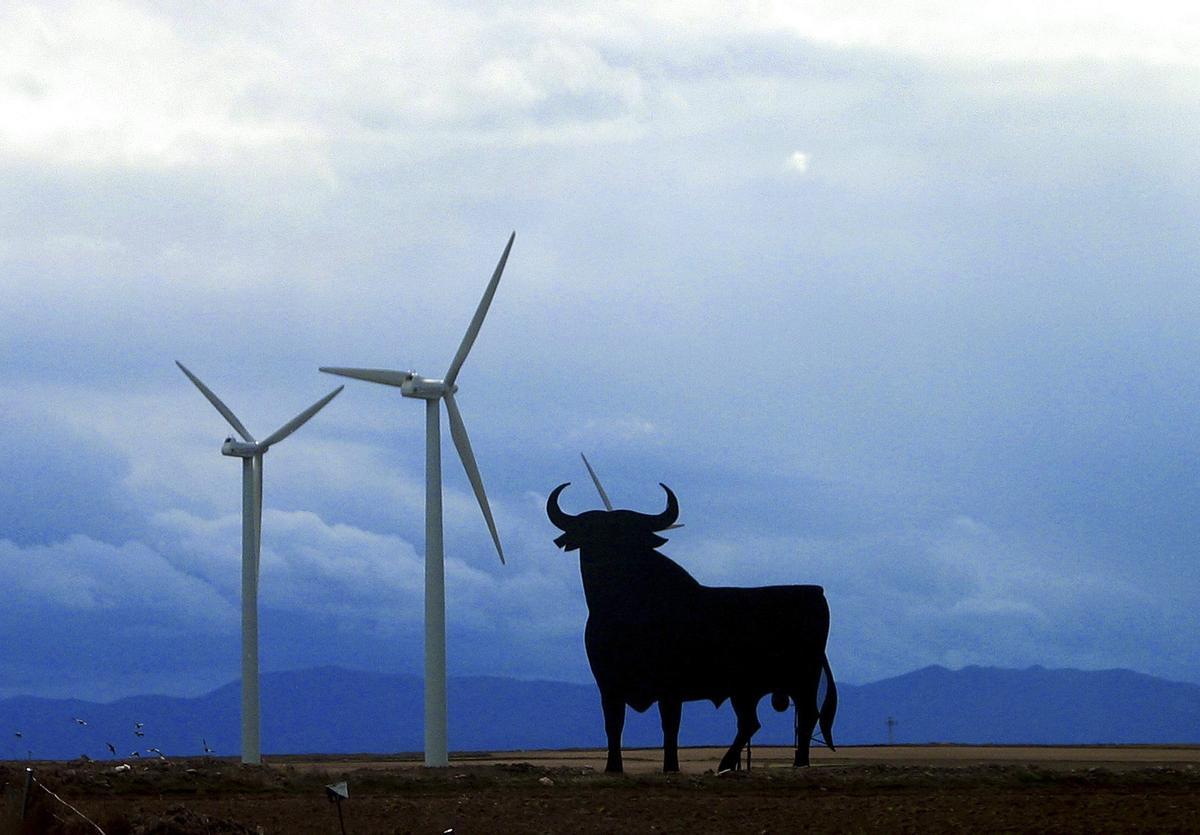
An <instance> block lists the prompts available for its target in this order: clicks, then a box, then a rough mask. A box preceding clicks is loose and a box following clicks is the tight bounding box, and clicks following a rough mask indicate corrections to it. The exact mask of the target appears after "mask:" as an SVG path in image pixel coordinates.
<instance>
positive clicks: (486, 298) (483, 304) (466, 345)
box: [445, 232, 517, 387]
mask: <svg viewBox="0 0 1200 835" xmlns="http://www.w3.org/2000/svg"><path fill="white" fill-rule="evenodd" d="M516 237H517V233H516V232H513V233H512V234H511V235H509V236H508V244H507V245H506V246H505V247H504V254H503V255H501V256H500V262H499V263H498V264H496V271H495V272H494V273H492V280H491V281H489V282H488V286H487V289H486V290H484V291H483V298H482V299H480V301H479V307H477V308H476V309H475V317H474V318H473V319H471V325H470V327H468V328H467V333H466V335H464V336H463V341H462V344H461V345H459V346H458V353H457V354H455V355H454V359H453V360H452V361H451V362H450V370H449V371H447V372H446V380H445V382H446V386H447V387H450V386H452V385H454V381H455V380H456V379H457V378H458V371H459V369H460V368H462V364H463V362H465V361H466V359H467V354H468V353H469V352H470V350H471V346H472V345H474V344H475V337H477V336H478V335H479V328H480V327H481V326H482V325H483V317H484V316H487V312H488V308H489V307H490V306H491V304H492V296H494V295H496V285H497V284H499V283H500V274H501V273H502V272H504V264H505V262H506V261H508V252H509V250H510V249H512V245H513V240H514V239H516Z"/></svg>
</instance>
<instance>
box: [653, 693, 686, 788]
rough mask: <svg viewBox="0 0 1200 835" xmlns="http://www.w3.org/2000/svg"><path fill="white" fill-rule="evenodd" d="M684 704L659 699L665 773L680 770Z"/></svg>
mask: <svg viewBox="0 0 1200 835" xmlns="http://www.w3.org/2000/svg"><path fill="white" fill-rule="evenodd" d="M682 711H683V702H681V701H679V700H677V699H659V700H658V717H659V719H661V720H662V732H663V772H664V773H666V772H671V771H678V770H679V716H680V714H681V713H682Z"/></svg>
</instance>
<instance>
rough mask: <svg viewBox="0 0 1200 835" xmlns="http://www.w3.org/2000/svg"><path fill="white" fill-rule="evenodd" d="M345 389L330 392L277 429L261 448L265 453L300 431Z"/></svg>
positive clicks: (338, 388)
mask: <svg viewBox="0 0 1200 835" xmlns="http://www.w3.org/2000/svg"><path fill="white" fill-rule="evenodd" d="M344 388H345V386H338V387H337V388H335V389H334V390H333V391H331V392H329V394H327V395H325V396H324V397H322V398H321V399H320V400H318V401H317V402H316V403H314V404H312V405H311V406H309V407H308V408H307V409H305V410H304V411H303V412H301V413H300V414H298V415H296V416H295V417H294V418H292V419H291V420H289V421H288V422H287V423H285V424H284V425H283V426H281V427H279V428H278V429H276V430H275V431H274V432H273V433H272V434H271V435H269V436H267V439H266V440H265V441H263V442H262V444H261V446H262V448H263V451H264V452H265V451H266V449H267V447H269V446H271V444H277V443H279V442H280V441H282V440H283V439H284V438H286V437H287V436H288V435H290V434H292V433H293V432H295V431H296V430H297V429H299V428H300V427H301V426H303V425H304V424H305V423H307V422H308V419H309V418H311V417H312V416H313V415H315V414H316V413H317V412H319V411H321V410H322V409H324V408H325V404H326V403H328V402H329V401H330V400H332V399H333V398H335V397H337V396H338V394H340V393H341V391H342V389H344Z"/></svg>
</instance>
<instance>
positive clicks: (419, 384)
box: [400, 374, 458, 400]
mask: <svg viewBox="0 0 1200 835" xmlns="http://www.w3.org/2000/svg"><path fill="white" fill-rule="evenodd" d="M447 391H449V393H450V394H453V393H454V392H456V391H458V386H450V387H447V386H446V383H445V382H444V381H442V380H429V379H426V378H425V377H422V376H420V375H418V374H414V375H413V376H412V377H411V378H409V379H408V380H407V381H406V382H405V383H404V384H403V385H402V386H400V393H401V394H402V395H404V396H405V397H415V398H417V399H419V400H440V399H441V398H443V397H445V396H446V393H447Z"/></svg>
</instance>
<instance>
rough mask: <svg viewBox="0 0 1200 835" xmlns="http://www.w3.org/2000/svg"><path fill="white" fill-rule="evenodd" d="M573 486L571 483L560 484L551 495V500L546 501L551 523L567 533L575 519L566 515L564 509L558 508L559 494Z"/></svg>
mask: <svg viewBox="0 0 1200 835" xmlns="http://www.w3.org/2000/svg"><path fill="white" fill-rule="evenodd" d="M570 486H571V482H569V481H568V482H566V483H564V484H560V485H558V486H557V487H555V488H554V490H553V491H552V492H551V493H550V498H548V499H546V515H547V516H549V517H550V523H551V524H552V525H554V527H556V528H558V529H559V530H560V531H565V530H567V529H568V528H569V527H571V523H572V522H574V521H575V517H574V516H572V515H571V514H569V513H564V512H563V510H562V508H560V507H559V506H558V494H559V493H561V492H562V491H563V490H566V489H567V488H568V487H570Z"/></svg>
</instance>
